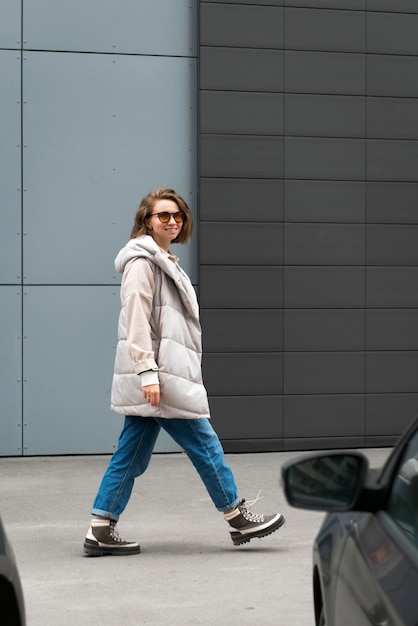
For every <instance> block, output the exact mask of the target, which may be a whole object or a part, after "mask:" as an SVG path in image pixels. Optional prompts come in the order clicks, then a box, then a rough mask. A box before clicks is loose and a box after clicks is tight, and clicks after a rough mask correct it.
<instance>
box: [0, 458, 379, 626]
mask: <svg viewBox="0 0 418 626" xmlns="http://www.w3.org/2000/svg"><path fill="white" fill-rule="evenodd" d="M364 452H365V453H366V454H367V456H369V459H370V462H371V464H372V465H373V466H378V465H380V464H381V463H382V462H383V460H384V459H385V458H386V457H387V455H388V454H389V452H390V449H388V448H387V449H372V450H366V451H364ZM300 454H302V453H298V452H296V453H294V452H292V453H262V454H230V455H227V457H226V458H227V460H228V462H229V464H230V465H231V467H232V469H233V471H234V474H235V477H236V480H237V484H238V486H239V489H240V497H244V498H246V499H247V500H251V499H254V498H255V497H256V496H257V493H258V491H259V490H260V489H261V491H262V495H263V496H264V498H263V499H262V500H260V501H259V502H258V503H257V505H256V507H255V509H254V510H256V511H258V512H265V513H268V512H274V511H277V510H278V511H280V512H281V513H283V514H284V515H285V517H286V524H285V525H284V526H283V527H282V528H281V529H280V530H279V531H277V532H276V533H274V534H273V535H270V536H269V537H266V538H263V539H255V540H252V541H251V542H250V543H248V544H245V545H243V546H240V547H234V546H233V544H232V541H231V539H230V537H229V534H228V532H227V527H226V523H225V522H224V520H223V518H222V515H221V514H220V513H218V512H217V511H216V509H215V508H214V507H213V505H212V502H211V500H210V499H209V496H208V495H207V493H206V491H205V489H204V487H203V485H202V484H201V482H200V479H199V477H198V475H197V474H196V472H195V470H194V468H193V467H192V465H191V463H190V462H189V460H188V459H187V457H186V456H185V455H184V454H182V453H174V454H155V455H154V456H153V459H152V461H151V465H150V467H149V469H148V471H147V473H146V474H145V475H144V476H143V477H141V478H140V479H138V480H137V483H136V485H135V489H134V493H133V496H132V499H131V501H130V503H129V505H128V508H127V510H126V511H125V513H124V515H123V516H122V518H121V520H120V523H119V525H118V527H119V531H120V534H121V535H122V536H123V537H126V538H127V539H135V540H138V541H139V542H140V544H141V554H139V555H133V556H125V557H101V558H88V557H85V556H83V550H82V544H83V540H84V535H85V533H86V531H87V528H88V525H89V519H90V513H89V512H90V507H91V503H92V500H93V497H94V495H95V493H96V490H97V487H98V484H99V481H100V479H101V477H102V474H103V471H104V469H105V467H106V465H107V462H108V458H109V457H107V456H77V457H71V456H70V457H33V458H1V459H0V475H1V480H0V485H1V486H0V494H1V509H0V514H1V516H2V518H3V522H4V524H5V526H6V530H7V532H8V535H9V538H10V539H11V542H12V544H13V548H14V551H15V554H16V558H17V561H18V565H19V569H20V573H21V578H22V584H23V589H24V594H25V602H26V612H27V622H28V626H74V625H76V626H91V625H94V626H95V625H96V624H97V625H100V626H110V625H112V626H115V625H117V626H119V625H120V626H137V625H139V624H151V625H154V626H156V625H173V626H177V625H180V624H181V625H182V626H185V625H188V624H190V625H193V626H195V625H198V624H201V625H203V626H212V625H215V624H220V625H222V626H223V625H224V624H234V625H235V624H240V626H241V625H243V626H245V625H247V624H248V625H250V624H251V626H254V624H263V626H270V625H271V626H273V625H274V626H293V625H294V626H313V625H314V617H313V605H312V593H311V552H312V541H313V539H314V536H315V534H316V531H317V529H318V528H319V525H320V523H321V520H322V518H323V514H322V513H311V512H307V511H300V510H296V509H292V508H290V507H289V506H288V505H287V503H286V502H285V498H284V495H283V492H282V489H281V487H280V485H279V476H280V467H281V465H282V463H283V462H284V461H286V460H287V459H289V458H293V457H295V456H299V455H300Z"/></svg>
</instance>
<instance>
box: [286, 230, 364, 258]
mask: <svg viewBox="0 0 418 626" xmlns="http://www.w3.org/2000/svg"><path fill="white" fill-rule="evenodd" d="M364 237H365V233H364V226H361V225H354V224H286V225H285V230H284V261H285V264H286V265H363V264H364V257H365V238H364Z"/></svg>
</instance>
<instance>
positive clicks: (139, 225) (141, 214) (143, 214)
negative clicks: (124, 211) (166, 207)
mask: <svg viewBox="0 0 418 626" xmlns="http://www.w3.org/2000/svg"><path fill="white" fill-rule="evenodd" d="M157 200H172V201H173V202H175V203H176V204H177V206H178V208H179V211H181V212H182V213H183V214H184V218H183V226H182V229H181V231H180V234H179V236H178V237H176V238H175V239H174V240H173V243H187V242H188V241H189V240H190V237H191V236H192V231H193V218H192V214H191V211H190V209H189V207H188V206H187V203H186V202H185V200H184V199H183V198H182V197H181V196H179V195H178V193H176V192H175V191H174V189H168V188H167V187H161V188H160V189H156V190H155V191H152V192H151V193H149V194H148V195H146V196H145V197H144V198H143V199H142V200H141V204H140V205H139V207H138V210H137V212H136V213H135V218H134V227H133V228H132V232H131V239H135V237H141V236H142V235H149V234H150V231H149V229H148V224H147V221H148V218H150V217H151V214H152V212H153V210H154V206H155V203H156V202H157Z"/></svg>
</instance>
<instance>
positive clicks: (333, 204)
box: [284, 180, 366, 223]
mask: <svg viewBox="0 0 418 626" xmlns="http://www.w3.org/2000/svg"><path fill="white" fill-rule="evenodd" d="M365 188H366V186H365V184H364V183H360V182H342V181H329V180H315V181H313V180H286V181H285V183H284V206H285V221H287V222H354V223H363V222H364V216H365V201H366V193H365Z"/></svg>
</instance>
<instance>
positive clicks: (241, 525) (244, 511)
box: [224, 496, 285, 546]
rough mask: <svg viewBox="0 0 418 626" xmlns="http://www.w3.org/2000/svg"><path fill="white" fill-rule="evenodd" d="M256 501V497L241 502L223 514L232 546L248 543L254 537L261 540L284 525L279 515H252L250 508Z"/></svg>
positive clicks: (283, 520)
mask: <svg viewBox="0 0 418 626" xmlns="http://www.w3.org/2000/svg"><path fill="white" fill-rule="evenodd" d="M258 499H259V497H258V496H257V498H256V499H255V500H253V501H251V502H246V501H245V500H241V502H240V503H239V504H238V506H237V507H236V508H235V509H233V510H232V511H229V512H228V513H225V514H224V518H225V520H226V521H227V522H228V525H229V532H230V533H231V539H232V541H233V544H234V546H239V545H241V544H242V543H248V541H250V540H251V539H254V537H258V538H261V537H266V536H267V535H271V533H274V531H276V530H278V529H279V528H280V526H283V524H284V523H285V518H284V517H283V515H281V514H280V513H276V514H274V515H263V514H261V513H253V512H252V511H251V506H252V505H253V504H254V503H255V502H257V500H258Z"/></svg>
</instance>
